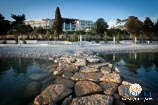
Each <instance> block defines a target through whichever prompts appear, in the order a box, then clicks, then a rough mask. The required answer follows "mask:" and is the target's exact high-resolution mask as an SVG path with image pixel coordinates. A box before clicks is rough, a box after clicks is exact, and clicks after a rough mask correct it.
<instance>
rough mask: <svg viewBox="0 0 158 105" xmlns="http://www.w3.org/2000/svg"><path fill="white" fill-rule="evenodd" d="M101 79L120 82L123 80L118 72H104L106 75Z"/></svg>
mask: <svg viewBox="0 0 158 105" xmlns="http://www.w3.org/2000/svg"><path fill="white" fill-rule="evenodd" d="M100 81H103V82H110V83H111V82H113V83H118V84H119V83H121V81H122V80H121V77H120V75H119V74H117V73H104V75H103V76H102V77H101V78H100Z"/></svg>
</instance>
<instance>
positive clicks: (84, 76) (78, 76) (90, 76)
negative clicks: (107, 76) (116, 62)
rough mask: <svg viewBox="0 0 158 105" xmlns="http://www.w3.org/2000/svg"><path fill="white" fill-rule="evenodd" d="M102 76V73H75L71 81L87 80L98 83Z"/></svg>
mask: <svg viewBox="0 0 158 105" xmlns="http://www.w3.org/2000/svg"><path fill="white" fill-rule="evenodd" d="M102 76H103V74H102V73H82V72H79V73H75V74H74V75H73V77H72V78H71V79H72V80H75V81H78V80H89V81H100V78H101V77H102Z"/></svg>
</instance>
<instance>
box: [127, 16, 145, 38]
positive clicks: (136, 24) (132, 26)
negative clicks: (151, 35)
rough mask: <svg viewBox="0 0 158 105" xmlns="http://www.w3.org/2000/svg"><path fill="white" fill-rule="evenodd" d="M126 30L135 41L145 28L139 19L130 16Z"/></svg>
mask: <svg viewBox="0 0 158 105" xmlns="http://www.w3.org/2000/svg"><path fill="white" fill-rule="evenodd" d="M124 27H125V30H126V31H128V32H129V33H130V37H131V38H132V39H133V40H134V38H135V37H136V36H138V35H139V33H140V31H141V30H142V27H143V22H141V21H140V20H139V19H138V18H137V17H135V16H130V17H128V19H127V22H126V23H125V25H124Z"/></svg>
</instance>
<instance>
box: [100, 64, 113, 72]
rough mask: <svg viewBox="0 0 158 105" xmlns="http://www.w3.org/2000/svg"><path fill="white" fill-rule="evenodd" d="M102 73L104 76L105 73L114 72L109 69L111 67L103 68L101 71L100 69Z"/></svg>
mask: <svg viewBox="0 0 158 105" xmlns="http://www.w3.org/2000/svg"><path fill="white" fill-rule="evenodd" d="M100 71H101V72H102V73H103V74H105V73H111V72H112V71H111V69H110V68H109V67H107V66H106V67H102V68H101V69H100Z"/></svg>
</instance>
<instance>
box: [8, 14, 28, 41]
mask: <svg viewBox="0 0 158 105" xmlns="http://www.w3.org/2000/svg"><path fill="white" fill-rule="evenodd" d="M11 17H12V18H13V19H14V21H13V22H12V30H14V32H15V33H17V37H16V41H17V38H18V36H19V35H20V36H22V35H23V34H26V33H27V32H28V26H27V25H25V23H24V20H25V15H24V14H22V15H14V14H12V15H11ZM22 37H23V36H22Z"/></svg>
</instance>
